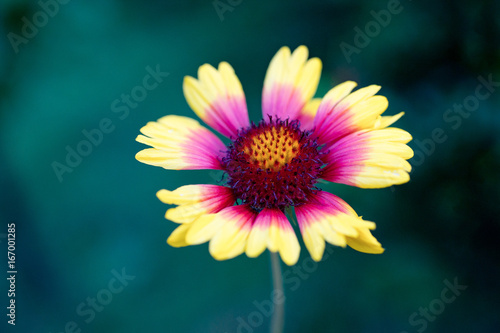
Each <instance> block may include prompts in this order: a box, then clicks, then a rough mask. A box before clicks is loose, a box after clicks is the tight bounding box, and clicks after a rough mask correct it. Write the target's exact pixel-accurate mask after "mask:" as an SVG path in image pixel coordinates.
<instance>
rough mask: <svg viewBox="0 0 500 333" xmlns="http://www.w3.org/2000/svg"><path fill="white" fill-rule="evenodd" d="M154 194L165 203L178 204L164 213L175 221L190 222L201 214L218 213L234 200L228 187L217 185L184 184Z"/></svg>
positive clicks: (167, 217)
mask: <svg viewBox="0 0 500 333" xmlns="http://www.w3.org/2000/svg"><path fill="white" fill-rule="evenodd" d="M156 196H157V197H158V199H160V201H161V202H163V203H165V204H168V205H178V206H177V207H174V208H170V209H169V210H167V212H166V214H165V218H166V219H168V220H171V221H173V222H176V223H191V222H193V221H194V220H196V219H198V218H199V217H200V216H202V215H205V214H214V213H218V212H219V211H221V210H222V209H224V208H226V207H230V206H232V205H233V204H234V202H235V201H236V199H235V198H234V196H233V191H232V190H231V189H230V188H229V187H225V186H219V185H185V186H181V187H179V188H177V189H176V190H174V191H168V190H160V191H158V193H157V194H156Z"/></svg>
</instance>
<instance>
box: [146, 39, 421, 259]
mask: <svg viewBox="0 0 500 333" xmlns="http://www.w3.org/2000/svg"><path fill="white" fill-rule="evenodd" d="M320 74H321V61H320V60H319V59H318V58H312V59H308V50H307V48H306V47H305V46H300V47H298V48H297V49H296V50H295V51H294V52H293V53H291V52H290V49H289V48H288V47H283V48H281V49H280V50H279V51H278V53H277V54H276V55H275V56H274V58H273V59H272V60H271V64H270V65H269V69H268V71H267V74H266V78H265V81H264V90H263V96H262V115H263V120H262V121H261V122H259V123H258V124H253V123H250V121H249V118H248V112H247V107H246V101H245V95H244V94H243V89H242V87H241V84H240V81H239V80H238V78H237V77H236V75H235V73H234V70H233V69H232V67H231V66H230V65H229V64H227V63H225V62H222V63H220V64H219V67H218V69H215V68H213V67H212V66H210V65H207V64H205V65H203V66H201V67H200V68H199V70H198V79H195V78H192V77H189V76H188V77H186V78H185V80H184V95H185V97H186V100H187V102H188V104H189V106H190V107H191V108H192V109H193V111H194V112H195V113H196V114H197V115H198V117H199V118H201V119H202V120H203V121H204V122H205V123H206V124H207V125H209V126H210V127H212V128H213V129H215V130H216V131H218V132H219V133H220V134H222V135H224V136H226V137H227V138H229V141H230V142H229V143H228V144H227V145H225V144H224V143H223V142H222V141H221V140H220V139H219V138H218V137H217V136H216V135H215V134H214V133H212V132H211V131H209V130H208V129H206V128H205V127H203V126H202V125H200V124H199V123H198V122H197V121H196V120H193V119H191V118H187V117H181V116H173V115H170V116H165V117H163V118H161V119H159V120H158V121H157V122H150V123H148V124H147V125H146V126H144V127H143V128H142V129H141V133H142V134H143V135H139V136H138V137H137V141H139V142H141V143H144V144H147V145H150V146H151V147H153V148H148V149H144V150H142V151H140V152H139V153H138V154H137V155H136V158H137V160H139V161H140V162H143V163H146V164H151V165H155V166H161V167H163V168H165V169H170V170H188V169H215V170H222V171H224V173H225V174H226V177H225V178H224V183H223V184H221V185H186V186H182V187H180V188H178V189H176V190H174V191H168V190H160V191H159V192H158V193H157V196H158V198H159V199H160V200H161V201H162V202H164V203H166V204H173V205H177V207H175V208H171V209H169V210H167V213H166V215H165V217H166V218H167V219H169V220H172V221H173V222H176V223H179V224H180V226H179V227H177V229H175V230H174V232H173V233H172V234H171V235H170V237H169V238H168V240H167V242H168V243H169V244H170V245H172V246H175V247H180V246H187V245H194V244H201V243H204V242H207V241H210V244H209V251H210V253H211V254H212V256H213V257H214V258H216V259H218V260H224V259H229V258H233V257H235V256H237V255H239V254H242V253H243V252H245V253H246V254H247V255H248V256H249V257H256V256H258V255H260V254H261V253H262V252H263V251H264V250H265V249H266V248H267V249H269V250H270V251H272V252H279V253H280V255H281V258H282V259H283V261H284V262H285V263H287V264H288V265H293V264H295V263H296V262H297V260H298V257H299V253H300V245H299V243H298V240H297V237H296V235H295V232H294V230H293V227H292V225H291V224H290V222H289V220H288V218H287V216H286V214H289V215H290V214H295V216H296V218H297V223H298V226H299V229H300V232H301V234H302V237H303V239H304V243H305V245H306V247H307V249H308V250H309V252H310V254H311V256H312V258H313V259H314V260H316V261H319V260H321V258H322V256H323V252H324V249H325V241H326V242H328V243H331V244H334V245H337V246H342V247H345V246H346V245H349V246H350V247H352V248H353V249H355V250H358V251H361V252H365V253H382V252H383V251H384V249H383V248H382V247H381V245H380V243H379V242H378V241H377V240H376V239H375V237H373V235H372V234H371V232H370V230H373V229H375V223H373V222H369V221H365V220H363V219H362V218H361V217H359V216H358V215H357V214H356V212H355V211H354V210H353V209H352V208H351V207H350V206H349V205H348V204H347V203H346V202H345V201H343V200H342V199H340V198H339V197H337V196H335V195H333V194H330V193H328V192H326V191H322V190H321V189H320V188H318V187H317V186H316V184H317V182H318V181H319V180H321V179H323V180H326V181H330V182H336V183H342V184H347V185H352V186H357V187H362V188H382V187H387V186H391V185H395V184H402V183H405V182H407V181H408V180H409V174H408V173H409V172H410V170H411V167H410V164H409V163H408V162H407V159H409V158H411V157H412V156H413V151H412V150H411V149H410V148H409V147H408V146H407V145H406V143H408V142H409V141H410V140H411V135H410V134H409V133H408V132H406V131H404V130H401V129H398V128H389V126H390V125H391V124H392V123H394V122H395V121H397V120H398V119H399V118H400V117H401V116H402V115H403V113H402V112H401V113H399V114H397V115H395V116H382V113H383V112H384V111H385V110H386V109H387V106H388V102H387V99H386V98H385V97H383V96H379V95H375V94H376V93H377V92H378V90H379V89H380V87H379V86H375V85H372V86H369V87H366V88H362V89H358V90H357V91H355V92H352V90H353V89H354V88H355V86H356V83H354V82H352V81H347V82H345V83H342V84H340V85H338V86H336V87H334V88H333V89H331V90H330V91H329V92H328V93H327V94H326V95H325V96H324V97H323V98H322V99H319V98H313V96H314V94H315V92H316V89H317V86H318V82H319V78H320Z"/></svg>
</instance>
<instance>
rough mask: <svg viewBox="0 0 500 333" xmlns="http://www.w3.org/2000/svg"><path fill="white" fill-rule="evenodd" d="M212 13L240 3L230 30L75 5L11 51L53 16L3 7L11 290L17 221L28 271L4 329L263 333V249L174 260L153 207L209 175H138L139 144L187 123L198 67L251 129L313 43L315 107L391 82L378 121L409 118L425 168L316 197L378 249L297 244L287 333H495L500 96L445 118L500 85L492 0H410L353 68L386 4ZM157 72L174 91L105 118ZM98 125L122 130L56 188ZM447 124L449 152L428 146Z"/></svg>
mask: <svg viewBox="0 0 500 333" xmlns="http://www.w3.org/2000/svg"><path fill="white" fill-rule="evenodd" d="M47 2H50V1H47ZM41 3H42V4H43V3H44V2H43V0H42V2H41ZM221 3H224V4H226V5H227V6H229V7H227V8H226V9H228V10H227V11H225V12H223V13H222V14H221V16H219V14H218V12H217V10H216V8H215V7H214V3H213V2H212V1H194V0H191V1H144V2H136V1H117V0H115V1H96V0H93V1H92V0H91V1H77V0H73V1H69V2H68V3H66V4H60V5H59V9H58V11H57V13H55V14H54V15H53V17H50V18H48V20H47V22H43V15H42V16H39V17H38V16H37V17H38V20H40V19H42V23H45V24H41V26H40V27H39V28H38V32H37V33H34V36H33V37H30V38H27V42H26V43H22V44H19V45H18V46H17V48H18V50H17V51H18V52H16V50H15V49H16V47H13V44H12V43H11V41H10V40H9V37H8V34H9V33H15V34H17V35H19V36H21V35H22V31H23V27H24V26H25V25H26V23H25V21H23V17H26V18H27V19H28V20H29V21H30V22H33V17H34V15H40V14H37V13H40V11H41V10H42V8H41V6H40V3H38V2H36V1H13V0H6V1H2V3H1V5H0V18H1V20H2V21H1V23H2V24H1V25H0V36H1V38H0V137H1V141H0V142H1V147H0V159H1V163H0V181H1V189H2V191H1V198H0V199H1V200H0V219H1V221H2V226H1V229H0V241H1V243H0V249H1V251H0V258H3V259H2V260H1V267H2V270H3V271H4V273H0V276H6V275H7V273H5V272H6V270H7V268H6V267H7V259H6V252H7V240H6V233H7V223H15V224H16V236H17V244H16V256H17V257H16V264H17V270H18V274H17V280H16V298H15V299H16V305H17V307H16V310H17V311H16V326H15V327H12V326H10V325H7V324H6V321H7V318H6V315H5V313H6V312H7V310H6V306H7V305H8V297H7V295H6V294H7V290H8V285H7V283H6V279H5V278H2V279H0V280H1V281H2V282H1V283H0V295H1V297H0V305H1V306H0V309H3V310H1V311H0V318H2V319H1V325H2V327H5V330H4V328H2V329H1V330H2V332H4V331H5V332H53V333H56V332H65V331H67V332H71V331H74V332H79V330H81V332H228V333H229V332H242V333H249V332H267V331H268V327H269V322H270V319H269V317H268V316H266V313H267V311H266V309H265V308H264V310H259V307H260V305H259V306H257V305H256V303H258V304H267V303H266V302H268V300H269V299H270V295H271V294H270V293H271V289H272V285H271V277H270V273H269V272H270V270H269V268H270V267H269V256H268V253H267V252H266V253H264V254H263V255H261V256H260V257H259V258H257V259H249V258H247V257H246V256H244V255H243V256H239V257H237V258H235V259H232V260H229V261H224V262H217V261H215V260H214V259H212V258H211V257H210V255H209V253H208V249H207V245H206V244H205V245H200V246H192V247H187V248H182V249H175V248H172V247H170V246H168V245H167V244H166V243H165V239H166V238H167V237H168V235H169V234H170V233H171V231H172V230H173V229H174V227H175V224H174V223H172V222H169V221H167V220H165V219H164V218H163V215H164V212H165V210H166V208H167V207H166V206H165V205H164V204H162V203H161V202H159V200H157V198H156V196H155V193H156V192H157V191H158V190H159V189H162V188H166V189H170V190H172V189H175V188H176V187H178V186H181V185H184V184H198V183H214V182H215V180H214V174H212V173H210V172H209V171H207V170H201V171H167V170H164V169H161V168H156V167H152V166H148V165H145V164H141V163H139V162H137V161H136V160H135V159H134V155H135V154H136V153H137V152H138V151H139V150H141V149H143V148H144V146H143V145H141V144H139V143H137V142H135V137H136V136H137V134H138V133H139V129H140V128H141V127H142V126H143V125H145V124H146V123H147V122H148V121H152V120H156V119H158V118H160V117H162V116H164V115H167V114H178V115H185V116H190V117H194V114H193V113H192V111H191V110H190V109H189V107H188V105H187V103H186V102H185V99H184V97H183V93H182V80H183V77H184V76H185V75H192V76H195V75H196V72H197V69H198V67H199V66H200V65H202V64H203V63H210V64H212V65H217V64H218V63H219V62H220V61H228V62H229V63H230V64H231V65H232V66H233V67H234V68H235V71H236V73H237V75H238V77H239V78H240V81H241V82H242V84H243V87H244V90H245V94H246V97H247V103H248V105H249V110H250V117H251V119H252V120H254V121H258V120H259V119H260V98H261V90H262V83H263V80H264V75H265V71H266V69H267V66H268V64H269V61H270V60H271V58H272V56H273V55H274V54H275V53H276V51H277V50H278V49H279V48H280V47H281V46H283V45H287V46H290V47H291V48H295V47H297V46H298V45H302V44H304V45H307V46H308V47H309V50H310V54H311V56H317V57H319V58H321V60H322V61H323V67H324V69H323V72H322V78H321V82H320V86H319V89H318V93H317V96H322V95H324V94H325V93H326V92H327V91H328V90H329V89H330V88H331V87H333V86H334V85H336V84H338V83H341V82H343V81H345V80H348V79H351V80H355V81H357V82H358V83H359V86H360V87H363V86H367V85H369V84H380V85H382V90H381V92H380V94H382V95H384V96H387V97H388V99H389V102H390V105H389V109H388V111H387V114H388V115H390V114H396V113H397V112H399V111H401V110H404V111H405V112H406V115H405V116H404V117H403V118H402V119H401V120H400V121H398V122H397V126H398V127H401V128H404V129H405V130H407V131H409V132H410V133H411V134H412V135H413V136H414V141H412V142H411V143H410V146H411V147H412V148H414V150H415V151H416V152H417V155H418V154H420V155H418V156H417V157H415V158H414V159H413V161H412V164H413V171H412V173H411V181H410V182H409V183H407V184H405V185H402V186H395V187H392V188H387V189H378V190H363V189H358V188H351V187H348V186H342V185H336V184H326V185H324V188H325V189H327V190H329V191H331V192H332V193H335V194H337V195H339V196H340V197H342V198H343V199H344V200H346V201H347V202H348V203H349V204H350V205H351V206H352V207H353V208H354V209H355V210H356V211H357V212H358V214H360V215H362V216H363V217H364V218H365V219H367V220H371V221H375V222H377V230H375V231H374V235H375V236H376V237H377V238H378V240H379V241H380V242H381V243H382V244H383V246H384V247H385V249H386V252H385V253H384V254H382V255H367V254H362V253H358V252H355V251H354V250H352V249H349V248H347V249H342V248H336V247H328V251H330V252H331V253H330V252H329V254H328V258H327V259H325V260H324V261H323V262H321V263H319V264H317V265H315V264H313V263H312V262H311V260H310V259H308V258H309V254H308V253H307V251H306V250H305V248H304V247H302V252H301V257H300V259H299V262H298V264H297V265H296V267H295V268H289V267H286V266H285V267H283V269H284V274H285V288H286V326H285V331H286V332H290V333H295V332H395V333H400V332H424V331H425V332H471V331H477V332H498V331H499V330H500V320H499V318H498V304H499V301H498V300H499V297H500V288H499V284H498V279H499V277H500V274H499V262H500V256H499V250H498V246H497V244H498V237H499V234H500V225H499V218H498V216H499V213H500V212H499V199H500V195H499V191H500V175H499V173H498V170H500V135H499V130H500V115H499V96H500V87H498V86H496V87H494V88H493V89H494V90H493V92H492V93H491V95H490V96H489V97H488V98H485V99H484V100H481V101H480V102H479V105H478V106H477V109H476V110H475V111H473V112H471V113H470V115H468V116H467V117H465V116H460V115H459V114H457V113H447V110H449V109H453V105H454V104H455V103H463V102H464V100H465V99H466V98H468V96H474V94H475V91H476V87H477V86H478V85H479V84H480V81H479V80H478V77H479V76H482V77H483V78H488V76H491V78H492V80H493V81H495V82H499V81H500V66H499V65H500V48H499V41H500V20H499V19H498V18H499V17H500V15H499V14H500V3H499V2H498V1H479V2H475V1H464V0H456V1H451V0H450V1H440V2H436V1H410V0H405V1H401V3H400V6H399V7H397V8H398V9H401V10H400V12H399V13H397V14H393V15H391V20H390V22H389V23H388V24H386V26H385V27H381V26H380V25H379V27H380V31H379V33H376V34H375V33H373V34H372V35H374V37H371V38H370V40H369V42H367V41H365V44H367V45H362V46H363V47H359V46H360V45H361V44H359V43H358V47H357V52H355V53H352V54H350V55H349V56H348V57H346V56H345V54H344V53H343V51H342V48H341V46H340V45H344V46H345V44H342V43H347V44H350V45H351V46H353V47H355V46H356V44H355V38H356V35H357V34H358V32H357V30H355V28H356V27H358V28H359V29H361V30H364V29H365V28H366V25H367V24H368V23H370V22H376V21H375V20H374V16H373V14H372V13H371V11H375V12H376V13H377V12H380V11H381V10H383V9H387V7H388V4H389V3H390V1H389V2H386V1H380V2H372V1H367V0H366V1H319V0H314V1H295V2H285V1H266V2H257V1H248V0H247V1H245V0H243V1H232V2H229V0H222V1H221ZM231 3H232V5H231ZM371 24H372V25H373V23H371ZM24 29H26V28H24ZM10 36H12V35H10ZM358 42H359V41H358ZM157 65H158V66H159V68H160V69H161V71H163V72H168V73H169V75H168V76H167V77H165V78H164V80H163V82H161V83H159V85H158V86H157V87H156V88H155V89H153V90H151V91H148V94H147V97H146V98H145V99H144V100H143V101H141V102H140V103H138V105H137V106H136V107H135V108H129V113H128V115H127V116H125V114H124V113H122V112H125V111H122V112H118V113H116V112H113V108H112V103H113V102H114V101H115V100H116V99H119V98H120V96H121V94H130V93H131V91H132V89H133V88H134V87H136V86H138V85H141V84H142V80H143V78H144V77H145V75H146V74H147V70H146V67H148V66H150V67H151V68H155V67H156V66H157ZM481 89H482V90H481V93H485V92H486V90H484V89H483V88H481ZM471 100H473V99H471V98H469V99H467V101H471ZM120 105H121V106H123V104H120ZM445 114H447V115H448V116H449V117H451V116H453V117H454V118H453V119H451V118H449V117H448V118H446V117H445ZM120 116H121V117H122V119H120ZM105 118H108V119H109V120H110V122H111V125H112V126H111V127H110V128H113V130H111V131H110V132H109V133H106V134H104V135H103V138H102V142H100V144H99V145H97V146H93V147H92V152H91V153H90V154H89V155H88V156H86V157H83V158H82V161H81V162H80V163H78V165H77V166H75V167H74V168H72V172H67V173H64V174H63V175H62V180H61V181H60V180H59V179H58V177H57V176H56V173H55V172H54V170H53V166H52V165H53V162H54V161H57V162H59V163H63V164H65V159H66V155H67V151H66V147H67V146H69V147H71V148H73V149H76V147H77V145H78V144H79V143H80V142H81V141H82V140H85V136H84V134H83V133H82V131H84V130H87V131H91V130H92V129H95V128H97V127H98V126H99V123H100V122H101V121H102V119H105ZM445 118H446V119H445ZM459 122H460V124H459ZM436 128H440V129H442V133H444V135H445V136H446V139H443V135H442V134H440V135H438V136H439V139H438V141H440V142H439V143H436V142H435V141H436V140H434V143H432V144H431V143H430V142H431V138H432V136H433V134H432V133H433V131H435V130H436ZM438 132H439V130H438ZM441 141H444V142H441ZM419 143H420V144H419ZM432 146H434V148H433V147H432ZM122 269H124V270H125V272H126V274H127V275H129V276H132V277H134V278H133V279H132V277H130V280H128V281H126V282H125V284H126V285H125V286H123V288H122V289H121V291H120V292H116V293H111V292H110V291H109V289H110V285H109V283H110V282H112V284H111V288H113V290H115V291H116V288H118V287H119V286H120V283H118V282H117V283H114V281H115V280H113V279H114V275H113V273H112V271H115V272H122ZM455 279H457V281H458V283H459V284H460V285H466V286H467V289H465V290H463V291H461V293H460V295H459V296H458V297H456V299H455V300H454V301H452V302H451V303H449V304H445V303H442V302H441V301H439V300H440V299H441V294H442V292H443V290H444V289H445V288H446V286H447V284H446V283H445V282H444V281H445V280H447V281H449V282H451V283H453V281H454V280H455ZM113 283H114V284H113ZM119 289H120V288H119ZM98 295H99V296H100V297H101V299H103V300H104V301H105V303H106V305H105V306H104V307H103V308H101V309H100V310H101V311H100V312H98V311H95V313H94V314H95V316H94V317H92V315H91V312H92V311H89V309H90V307H89V306H88V305H86V304H85V303H86V302H87V298H95V297H96V296H98ZM108 295H111V296H112V299H107V298H106V296H108ZM445 295H446V296H447V297H449V296H450V295H451V294H449V293H445ZM103 297H104V298H103ZM436 299H437V300H438V301H435V300H436ZM440 302H441V303H440ZM82 303H83V308H81V310H82V311H86V312H85V314H84V315H81V314H78V313H77V308H78V307H79V306H80V305H81V304H82ZM439 304H445V307H444V309H441V308H439ZM429 306H431V307H434V310H435V311H437V312H439V314H438V315H436V316H432V317H430V318H432V319H428V320H427V319H423V318H424V317H423V315H421V314H418V312H419V311H420V310H419V309H420V308H421V307H429ZM414 313H417V315H414ZM412 315H413V316H414V317H413V321H411V320H410V317H411V316H412ZM87 321H88V322H87ZM71 322H74V323H75V324H72V323H71ZM243 322H244V323H245V324H242V323H243ZM250 323H251V324H250ZM247 325H248V326H247ZM76 326H77V327H76Z"/></svg>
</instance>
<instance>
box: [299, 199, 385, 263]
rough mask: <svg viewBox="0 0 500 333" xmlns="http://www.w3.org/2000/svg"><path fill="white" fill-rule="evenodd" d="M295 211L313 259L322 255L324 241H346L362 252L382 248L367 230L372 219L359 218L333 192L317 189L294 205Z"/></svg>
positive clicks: (380, 250) (344, 244) (372, 227)
mask: <svg viewBox="0 0 500 333" xmlns="http://www.w3.org/2000/svg"><path fill="white" fill-rule="evenodd" d="M295 213H296V215H297V221H298V224H299V227H300V231H301V233H302V237H303V239H304V243H305V245H306V248H307V249H308V250H309V253H310V254H311V257H312V258H313V259H314V260H315V261H320V260H321V258H322V257H323V252H324V250H325V241H326V242H328V243H330V244H333V245H336V246H341V247H345V246H346V245H349V246H350V247H352V248H353V249H355V250H357V251H361V252H365V253H382V252H383V251H384V249H383V248H382V247H381V245H380V243H379V242H378V241H377V240H376V239H375V238H374V237H373V236H372V235H371V233H370V230H372V229H375V223H373V222H368V221H364V220H362V219H361V218H360V217H359V216H358V215H357V214H356V213H355V212H354V210H353V209H352V208H351V207H350V206H349V205H348V204H347V203H346V202H345V201H343V200H342V199H340V198H339V197H337V196H335V195H333V194H330V193H327V192H323V191H320V192H317V193H316V194H314V195H311V200H310V201H309V202H308V203H306V204H303V205H301V206H297V207H295ZM368 235H369V236H368Z"/></svg>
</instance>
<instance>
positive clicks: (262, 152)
mask: <svg viewBox="0 0 500 333" xmlns="http://www.w3.org/2000/svg"><path fill="white" fill-rule="evenodd" d="M249 141H250V140H249ZM299 147H300V146H299V141H298V140H297V138H296V135H294V133H292V134H291V133H289V132H288V131H286V130H285V129H284V128H283V127H281V128H280V129H279V132H278V130H277V129H276V128H275V127H272V128H270V129H269V130H266V131H265V132H262V133H260V134H257V135H255V136H254V137H253V138H252V140H251V141H250V142H249V143H248V144H247V145H245V147H244V148H243V151H244V152H245V154H246V158H247V161H249V162H250V164H252V165H254V166H255V167H257V168H261V169H264V170H266V169H270V170H273V171H278V170H280V169H281V167H282V166H284V165H285V164H287V163H290V161H291V160H292V159H293V158H294V157H295V156H297V154H298V153H299Z"/></svg>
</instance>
